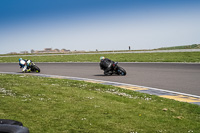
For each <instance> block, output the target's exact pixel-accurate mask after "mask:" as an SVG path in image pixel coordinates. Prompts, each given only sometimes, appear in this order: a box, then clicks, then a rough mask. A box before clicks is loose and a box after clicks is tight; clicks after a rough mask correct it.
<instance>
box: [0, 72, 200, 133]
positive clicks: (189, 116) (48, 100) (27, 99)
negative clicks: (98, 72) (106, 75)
mask: <svg viewBox="0 0 200 133" xmlns="http://www.w3.org/2000/svg"><path fill="white" fill-rule="evenodd" d="M0 118H2V119H12V120H17V121H21V122H22V123H23V124H24V126H25V127H28V128H29V130H30V132H34V133H41V132H42V133H61V132H91V133H93V132H95V133H102V132H111V133H114V132H119V133H122V132H127V133H133V132H134V133H135V132H137V133H140V132H145V133H152V132H154V133H156V132H158V133H159V132H167V133H169V132H170V133H172V132H173V133H174V132H176V133H186V132H194V133H195V132H199V127H200V106H198V105H193V104H189V103H183V102H178V101H174V100H170V99H164V98H160V97H158V96H154V95H148V94H142V93H138V92H135V91H130V90H124V89H121V88H118V87H114V86H108V85H102V84H94V83H86V82H83V81H73V80H67V79H53V78H43V77H35V76H27V75H10V74H0Z"/></svg>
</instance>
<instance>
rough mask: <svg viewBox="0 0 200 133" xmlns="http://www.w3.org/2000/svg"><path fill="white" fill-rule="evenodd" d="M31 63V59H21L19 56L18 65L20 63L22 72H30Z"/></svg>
mask: <svg viewBox="0 0 200 133" xmlns="http://www.w3.org/2000/svg"><path fill="white" fill-rule="evenodd" d="M31 63H32V61H31V60H27V59H25V60H24V59H22V58H19V65H20V68H23V69H22V72H30V71H31V68H30V66H31Z"/></svg>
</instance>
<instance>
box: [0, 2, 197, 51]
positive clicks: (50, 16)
mask: <svg viewBox="0 0 200 133" xmlns="http://www.w3.org/2000/svg"><path fill="white" fill-rule="evenodd" d="M199 24H200V1H199V0H1V1H0V46H1V49H0V54H5V53H9V52H20V51H24V50H27V51H30V50H31V49H34V50H42V49H44V48H53V49H55V48H58V49H62V48H65V49H70V50H72V51H73V50H86V51H94V50H96V49H98V50H127V49H128V46H131V48H132V49H153V48H159V47H167V46H178V45H190V44H199V43H200V37H199V35H200V25H199Z"/></svg>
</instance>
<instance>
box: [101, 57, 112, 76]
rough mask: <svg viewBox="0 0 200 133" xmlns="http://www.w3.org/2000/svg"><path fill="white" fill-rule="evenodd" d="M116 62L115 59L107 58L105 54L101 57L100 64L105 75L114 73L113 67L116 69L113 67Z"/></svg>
mask: <svg viewBox="0 0 200 133" xmlns="http://www.w3.org/2000/svg"><path fill="white" fill-rule="evenodd" d="M114 63H115V62H114V61H112V60H110V59H108V58H105V57H104V56H102V57H100V64H99V65H100V68H101V69H102V70H104V74H105V75H112V69H114V68H113V64H114Z"/></svg>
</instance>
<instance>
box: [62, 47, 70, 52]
mask: <svg viewBox="0 0 200 133" xmlns="http://www.w3.org/2000/svg"><path fill="white" fill-rule="evenodd" d="M60 52H61V53H67V52H70V50H66V49H64V48H63V49H61V50H60Z"/></svg>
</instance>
